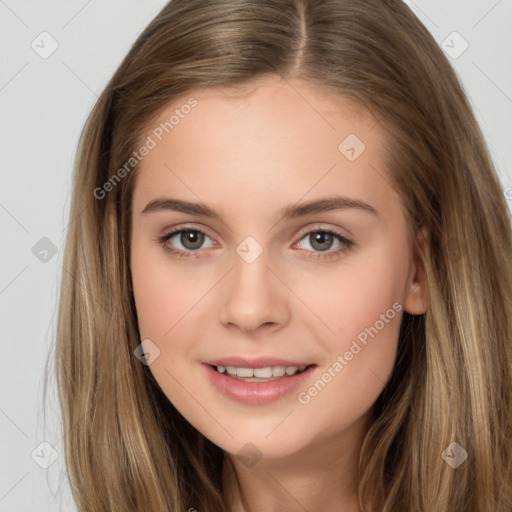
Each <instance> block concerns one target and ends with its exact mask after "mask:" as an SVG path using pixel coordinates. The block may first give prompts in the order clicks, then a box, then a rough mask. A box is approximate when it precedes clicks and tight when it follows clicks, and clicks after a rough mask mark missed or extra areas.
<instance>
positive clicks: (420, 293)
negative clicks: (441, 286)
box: [404, 227, 429, 315]
mask: <svg viewBox="0 0 512 512" xmlns="http://www.w3.org/2000/svg"><path fill="white" fill-rule="evenodd" d="M428 241H429V236H428V232H427V230H426V228H424V227H423V228H421V229H420V230H419V231H418V235H417V237H416V240H415V243H414V248H413V261H412V264H411V270H410V272H409V277H408V280H407V286H406V295H405V299H404V310H405V311H406V312H407V313H410V314H411V315H421V314H423V313H425V311H427V309H428V286H427V273H426V270H425V259H426V258H427V257H428V252H427V251H428Z"/></svg>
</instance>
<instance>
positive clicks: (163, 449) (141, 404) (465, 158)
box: [56, 0, 512, 512]
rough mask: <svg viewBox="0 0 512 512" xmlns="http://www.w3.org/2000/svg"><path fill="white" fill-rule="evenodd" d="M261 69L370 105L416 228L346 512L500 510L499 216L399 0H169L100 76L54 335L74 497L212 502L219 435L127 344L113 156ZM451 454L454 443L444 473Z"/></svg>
mask: <svg viewBox="0 0 512 512" xmlns="http://www.w3.org/2000/svg"><path fill="white" fill-rule="evenodd" d="M267 75H280V76H281V77H282V78H283V79H284V80H286V79H287V78H289V77H299V78H304V79H306V80H308V81H310V82H311V83H313V84H315V85H316V86H317V87H319V88H321V89H322V90H325V92H326V93H328V94H332V95H334V96H338V97H340V98H341V97H344V98H348V99H351V100H353V101H354V102H355V103H357V104H359V105H362V106H363V107H365V108H367V109H368V110H369V111H370V112H372V113H373V115H374V116H375V118H376V119H377V123H378V124H379V125H380V127H381V128H382V129H384V130H385V132H386V133H387V135H388V145H387V164H388V168H389V169H390V172H391V174H392V178H393V184H394V186H395V187H396V189H397V190H398V191H399V193H400V195H401V197H402V200H403V204H404V207H405V211H406V213H407V217H408V222H409V227H410V231H411V233H413V234H416V233H419V232H420V229H424V230H425V232H426V233H428V242H427V245H426V247H427V250H426V254H425V266H426V275H427V281H428V293H429V308H428V311H427V312H426V313H425V314H424V315H417V316H412V315H408V314H407V313H405V314H404V317H403V322H402V326H401V331H400V339H399V349H398V358H397V363H396V366H395V369H394V372H393V375H392V377H391V379H390V381H389V382H388V384H387V385H386V388H385V389H384V391H383V392H382V394H381V395H380V396H379V398H378V400H377V402H376V404H375V407H374V419H373V423H372V425H371V427H370V430H369V432H368V434H367V435H366V438H365V440H364V444H363V447H362V451H361V455H360V465H359V475H358V476H359V496H360V502H361V507H362V509H363V510H367V508H366V507H368V506H369V505H370V504H372V503H373V504H375V503H378V504H379V507H380V509H381V510H382V511H384V512H401V511H407V512H409V511H413V510H414V511H415V512H427V511H428V512H431V511H433V510H435V511H436V512H448V511H450V512H451V511H454V510H456V511H461V512H462V511H465V512H471V511H474V512H476V511H478V512H499V511H502V512H505V511H506V512H510V510H512V469H511V467H512V463H511V461H512V420H511V412H510V411H511V408H512V407H511V406H512V400H511V399H512V268H511V261H512V233H511V225H510V218H509V214H508V210H507V207H506V203H505V200H504V197H503V194H502V191H501V188H500V183H499V180H498V177H497V173H496V171H495V168H494V167H493V163H492V161H491V159H490V157H489V153H488V150H487V148H486V145H485V143H484V140H483V137H482V134H481V131H480V129H479V127H478V125H477V123H476V121H475V117H474V115H473V113H472V111H471V108H470V105H469V104H468V101H467V99H466V97H465V95H464V93H463V89H462V87H461V85H460V83H459V81H458V78H457V76H456V74H455V72H454V71H453V69H452V68H451V66H450V64H449V62H448V61H447V59H446V58H445V56H444V54H443V52H442V51H441V50H440V48H439V47H438V45H437V43H436V42H435V40H434V39H433V38H432V36H431V35H430V33H429V32H428V31H427V30H426V28H425V27H424V26H423V25H422V24H421V23H420V22H419V20H418V19H417V18H416V17H415V16H414V14H413V13H412V12H411V11H410V9H409V8H408V7H407V6H406V5H405V4H403V3H402V2H401V1H400V0H364V1H362V0H211V1H208V2H205V1H204V0H173V1H171V2H170V3H169V4H167V5H166V6H165V7H164V8H163V9H162V11H161V12H160V13H159V14H158V15H157V16H156V17H155V19H154V20H153V21H152V22H151V23H150V24H149V26H148V27H147V28H146V29H145V30H144V31H143V33H142V34H141V35H140V36H139V37H138V39H137V40H136V42H135V43H134V45H133V46H132V48H131V49H130V51H129V53H128V55H127V56H126V58H125V59H124V60H123V62H122V63H121V65H120V66H119V68H118V69H117V71H116V72H115V74H114V76H113V77H112V79H111V80H110V82H109V83H108V84H107V86H106V87H105V89H104V91H103V93H102V94H101V96H100V97H99V99H98V101H97V103H96V104H95V106H94V108H93V110H92V113H91V114H90V116H89V118H88V120H87V123H86V125H85V128H84V131H83V133H82V136H81V139H80V145H79V150H78V154H77V159H76V167H75V174H74V184H73V195H72V202H71V211H70V224H69V228H68V233H67V244H66V250H65V256H64V264H63V267H64V272H63V277H62V288H61V294H60V308H59V318H58V333H57V343H56V354H57V356H56V372H57V379H58V390H59V399H60V405H61V408H62V413H63V432H64V444H65V457H66V464H67V469H68V476H69V480H70V483H71V488H72V491H73V495H74V499H75V500H76V503H77V505H78V508H79V510H80V511H84V512H85V511H90V512H99V511H107V510H108V511H110V512H117V511H119V512H121V511H123V512H126V511H128V510H129V511H131V512H136V511H140V512H151V511H154V512H162V511H164V510H168V511H173V512H185V511H188V510H189V509H190V508H196V509H200V510H203V511H207V512H220V511H227V510H228V505H227V503H226V489H223V488H222V481H221V477H220V475H221V470H222V466H223V464H225V463H226V461H225V458H224V455H223V453H222V450H221V449H220V448H219V447H217V446H215V445H214V444H213V443H211V442H210V441H209V440H208V439H206V438H205V437H204V436H203V435H202V434H201V433H200V432H198V431H197V430H196V429H195V428H194V427H193V426H191V425H190V424H189V423H188V422H187V421H186V420H185V419H184V418H183V417H182V416H181V414H180V413H179V412H178V411H177V410H176V409H175V408H174V407H173V405H172V404H171V403H170V402H169V400H168V399H167V398H166V396H165V395H164V394H163V392H162V391H161V389H160V388H159V386H158V385H157V383H156V381H155V380H154V378H153V377H152V375H151V372H150V370H149V368H148V367H146V366H144V365H142V364H141V363H140V361H139V360H138V359H137V358H136V357H135V356H134V349H135V348H136V347H137V346H138V345H139V343H140V342H141V340H140V338H139V333H138V328H137V317H136V311H135V306H134V301H133V296H132V293H131V277H130V270H129V247H130V236H129V234H130V215H131V197H132V189H133V181H134V176H135V174H136V172H137V168H136V166H135V168H134V169H133V170H131V169H130V168H129V167H125V171H126V172H124V173H120V172H119V169H121V168H122V167H123V166H125V165H126V162H128V161H129V159H130V157H131V156H132V155H133V151H134V150H135V149H136V148H137V147H138V146H139V145H140V143H141V140H142V139H141V138H142V137H143V134H144V133H145V131H146V130H147V128H148V126H150V122H151V121H152V120H153V119H154V118H155V116H156V115H157V114H158V113H159V112H160V111H161V110H162V109H163V108H164V107H165V106H166V105H168V104H169V103H170V102H172V101H174V100H175V99H176V98H178V97H185V98H186V97H187V95H188V94H190V95H192V93H193V91H195V90H199V89H202V88H205V87H215V86H224V87H225V86H232V87H240V86H243V85H244V84H251V83H254V81H255V80H257V79H258V78H263V77H265V76H267ZM106 183H110V186H107V187H106V186H105V184H106ZM106 190H108V191H107V192H105V191H106ZM98 191H99V192H98ZM455 442H456V443H458V445H454V444H452V443H455ZM459 446H460V448H459ZM461 449H462V450H464V451H461ZM447 450H448V451H447ZM450 450H451V451H450ZM455 453H456V454H457V457H459V456H460V454H461V453H466V454H467V457H468V458H467V460H466V461H465V462H463V463H462V464H461V465H459V466H458V467H457V468H454V465H453V464H449V463H448V462H447V460H448V459H449V458H450V457H452V458H453V456H454V454H455Z"/></svg>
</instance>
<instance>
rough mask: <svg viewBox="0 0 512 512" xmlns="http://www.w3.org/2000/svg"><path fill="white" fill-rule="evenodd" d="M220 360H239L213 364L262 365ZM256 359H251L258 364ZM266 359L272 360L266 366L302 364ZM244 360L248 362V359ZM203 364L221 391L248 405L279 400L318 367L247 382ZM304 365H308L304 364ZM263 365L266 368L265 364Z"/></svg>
mask: <svg viewBox="0 0 512 512" xmlns="http://www.w3.org/2000/svg"><path fill="white" fill-rule="evenodd" d="M219 361H228V362H230V363H231V362H236V361H237V362H238V364H233V365H231V364H228V365H224V364H220V363H219V364H213V366H236V367H238V368H258V367H260V366H259V365H256V366H245V365H244V366H240V362H241V361H243V360H241V359H236V358H229V359H221V360H219ZM256 361H257V360H253V361H251V364H256ZM265 361H272V363H271V364H266V363H265V364H266V366H301V365H299V364H291V363H290V362H288V361H286V362H285V361H281V362H277V363H275V361H279V360H277V359H266V360H265ZM215 362H216V361H215ZM244 362H245V363H246V362H247V361H244ZM259 364H261V363H259ZM202 366H203V367H204V369H205V371H206V373H207V376H208V378H209V379H210V382H211V383H212V384H213V386H214V387H215V388H216V389H217V390H218V391H220V392H221V393H222V394H223V395H224V396H226V397H228V398H230V399H232V400H235V401H236V402H240V403H243V404H248V405H264V404H268V403H271V402H274V401H276V400H279V399H280V398H282V397H284V396H286V395H288V394H290V393H291V392H293V391H294V390H296V389H297V388H298V387H300V386H301V385H304V384H305V382H306V381H307V380H308V379H309V378H310V377H311V375H312V374H313V372H314V371H315V370H316V368H317V366H316V365H314V364H312V365H310V366H309V367H308V368H306V369H305V370H304V371H303V372H301V373H299V374H297V375H293V376H291V377H290V376H288V377H282V378H280V379H276V380H272V381H268V382H246V381H242V380H236V379H233V378H231V377H228V376H227V375H223V374H220V373H219V372H218V371H217V370H215V368H213V366H211V365H210V363H202ZM302 366H307V365H304V364H302ZM261 367H262V368H264V366H261Z"/></svg>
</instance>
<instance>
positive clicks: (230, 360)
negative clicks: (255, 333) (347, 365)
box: [203, 356, 312, 368]
mask: <svg viewBox="0 0 512 512" xmlns="http://www.w3.org/2000/svg"><path fill="white" fill-rule="evenodd" d="M203 362H204V363H205V364H209V365H211V366H233V367H235V368H266V367H267V366H296V367H297V368H300V367H301V366H310V365H311V364H312V363H309V362H305V361H290V360H286V359H279V358H276V357H266V356H261V357H255V358H246V357H236V356H234V357H223V358H221V359H212V360H211V361H203Z"/></svg>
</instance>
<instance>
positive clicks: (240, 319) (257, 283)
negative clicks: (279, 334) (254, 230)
mask: <svg viewBox="0 0 512 512" xmlns="http://www.w3.org/2000/svg"><path fill="white" fill-rule="evenodd" d="M268 264H269V262H268V259H267V256H266V252H265V251H263V253H262V254H261V255H260V256H259V257H258V258H257V259H256V260H255V261H253V262H252V263H248V262H246V261H244V259H242V258H241V257H239V256H238V255H237V254H235V255H234V268H233V270H232V271H231V272H230V273H229V276H228V283H227V284H225V288H224V294H223V299H222V303H221V305H220V310H219V320H220V322H221V323H222V324H223V325H225V326H226V327H229V328H237V329H239V330H240V331H243V332H255V331H258V330H263V329H268V330H272V329H274V330H277V329H279V328H282V327H283V326H284V325H285V324H286V323H287V322H288V321H289V316H290V311H289V305H288V303H287V296H288V294H287V288H286V286H284V285H283V283H282V282H281V281H280V280H279V279H278V278H277V277H276V275H275V271H274V269H272V270H271V269H270V268H269V265H268Z"/></svg>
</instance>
